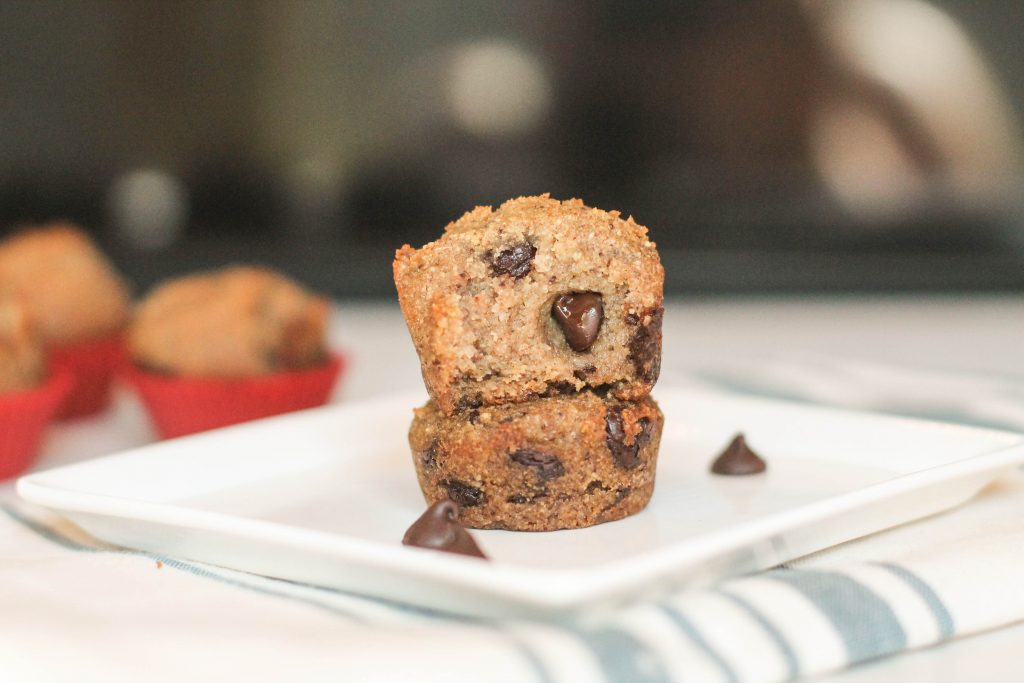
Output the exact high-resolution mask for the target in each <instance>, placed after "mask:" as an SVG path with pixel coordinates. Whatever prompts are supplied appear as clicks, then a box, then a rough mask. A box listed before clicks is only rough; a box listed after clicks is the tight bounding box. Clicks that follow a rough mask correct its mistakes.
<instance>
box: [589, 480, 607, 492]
mask: <svg viewBox="0 0 1024 683" xmlns="http://www.w3.org/2000/svg"><path fill="white" fill-rule="evenodd" d="M607 490H608V487H607V486H605V485H604V482H603V481H601V480H600V479H597V480H595V481H592V482H590V483H589V484H587V488H586V490H585V491H584V493H586V494H592V493H594V492H595V491H607Z"/></svg>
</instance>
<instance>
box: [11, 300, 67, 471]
mask: <svg viewBox="0 0 1024 683" xmlns="http://www.w3.org/2000/svg"><path fill="white" fill-rule="evenodd" d="M70 386H71V378H70V376H69V375H68V374H67V373H66V372H64V371H58V372H56V373H53V374H50V373H47V368H46V359H45V353H44V349H43V344H42V341H41V339H40V338H39V336H38V335H37V334H36V332H35V329H34V328H33V326H32V321H31V317H30V315H29V313H28V310H27V308H26V307H25V306H24V304H22V303H21V302H20V301H18V300H17V299H15V298H13V297H9V296H0V479H6V478H7V477H12V476H15V475H17V474H20V473H21V472H23V471H24V470H25V469H27V468H28V466H29V465H31V463H32V460H33V459H34V458H35V455H36V453H37V451H38V450H39V443H40V439H41V438H42V435H43V432H44V430H45V429H46V426H47V425H48V424H49V423H50V421H51V420H52V419H53V417H54V416H55V414H56V411H57V409H58V408H59V406H60V404H61V402H62V401H63V399H64V398H65V397H66V395H67V392H68V390H69V389H70Z"/></svg>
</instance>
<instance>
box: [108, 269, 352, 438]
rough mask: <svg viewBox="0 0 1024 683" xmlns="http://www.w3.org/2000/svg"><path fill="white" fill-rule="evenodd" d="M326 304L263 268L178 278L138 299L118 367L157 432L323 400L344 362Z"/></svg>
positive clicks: (189, 429) (187, 430)
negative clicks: (330, 341) (330, 337)
mask: <svg viewBox="0 0 1024 683" xmlns="http://www.w3.org/2000/svg"><path fill="white" fill-rule="evenodd" d="M328 313H329V306H328V303H327V301H326V300H324V299H323V298H321V297H319V296H316V295H315V294H312V293H310V292H308V291H306V290H305V289H304V288H302V287H300V286H299V285H298V284H296V283H294V282H292V281H291V280H289V279H287V278H285V277H283V276H282V275H279V274H277V273H274V272H272V271H269V270H266V269H263V268H252V267H241V266H236V267H232V268H226V269H223V270H218V271H214V272H211V273H201V274H198V275H192V276H189V277H184V278H180V279H178V280H174V281H171V282H168V283H166V284H164V285H161V286H160V287H158V288H157V289H155V290H154V291H153V292H152V293H151V294H150V295H149V296H148V297H146V299H145V300H144V301H143V302H142V304H141V305H140V306H139V308H138V310H137V312H136V315H135V318H134V320H133V322H132V325H131V328H130V330H129V335H128V342H129V352H130V355H131V359H132V361H133V362H132V363H129V364H127V367H126V372H125V376H126V377H127V378H128V379H129V381H130V382H131V383H132V385H133V386H134V388H135V389H136V391H137V392H138V394H139V397H140V398H141V399H142V402H143V404H144V405H145V406H146V409H147V410H148V412H149V415H150V418H151V419H152V422H153V424H154V426H155V427H156V429H157V432H158V433H159V435H160V436H162V437H165V438H170V437H175V436H182V435H185V434H191V433H194V432H199V431H204V430H207V429H214V428H217V427H224V426H227V425H231V424H237V423H239V422H245V421H248V420H255V419H258V418H263V417H270V416H271V415H278V414H280V413H287V412H291V411H293V410H302V409H305V408H312V407H315V406H319V405H323V404H324V403H325V402H326V401H327V399H328V397H329V396H330V394H331V391H332V389H333V387H334V383H335V381H336V380H337V378H338V375H339V373H340V372H341V370H342V367H343V359H342V357H341V355H340V354H337V353H329V352H328V349H327V341H326V325H327V317H328Z"/></svg>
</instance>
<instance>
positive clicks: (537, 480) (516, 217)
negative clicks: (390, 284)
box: [394, 195, 664, 531]
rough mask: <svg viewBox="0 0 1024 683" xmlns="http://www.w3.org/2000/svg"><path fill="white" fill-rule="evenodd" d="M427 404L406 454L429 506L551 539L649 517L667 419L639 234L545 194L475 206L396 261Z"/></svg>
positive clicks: (627, 223) (656, 269)
mask: <svg viewBox="0 0 1024 683" xmlns="http://www.w3.org/2000/svg"><path fill="white" fill-rule="evenodd" d="M394 275H395V286H396V288H397V290H398V300H399V303H400V304H401V307H402V313H403V315H404V316H405V320H406V324H407V326H408V328H409V333H410V335H411V337H412V340H413V344H414V346H415V347H416V352H417V354H418V355H419V359H420V367H421V370H422V373H423V379H424V383H425V384H426V386H427V392H428V393H429V394H430V397H431V400H430V402H428V403H427V405H426V406H424V407H423V408H420V409H419V410H417V411H416V413H415V417H414V419H413V423H412V426H411V428H410V431H409V445H410V447H411V449H412V452H413V462H414V465H415V467H416V474H417V477H418V479H419V483H420V488H421V489H422V491H423V496H424V498H425V499H426V501H427V503H428V504H433V503H436V502H437V501H440V500H444V499H445V498H448V499H450V500H452V501H454V502H456V503H458V505H459V507H460V509H461V514H460V519H461V520H462V522H463V523H464V524H466V525H467V526H472V527H477V528H485V529H511V530H519V531H553V530H556V529H572V528H579V527H585V526H591V525H594V524H600V523H602V522H610V521H613V520H617V519H621V518H623V517H626V516H628V515H632V514H635V513H636V512H639V511H640V510H642V509H643V508H644V507H645V506H646V505H647V502H648V501H649V500H650V498H651V494H652V493H653V491H654V473H655V465H656V461H657V455H658V446H659V443H660V440H661V429H662V425H663V422H664V420H663V417H662V415H661V411H660V410H659V409H658V406H657V404H656V403H655V402H654V401H653V400H652V399H651V398H650V397H649V396H648V394H649V393H650V391H651V387H653V386H654V383H655V382H656V381H657V379H658V374H659V371H660V368H661V324H662V316H663V313H664V308H663V306H662V290H663V283H664V270H663V269H662V266H661V260H660V259H659V257H658V252H657V250H656V248H655V245H654V243H653V242H651V241H650V240H649V239H648V238H647V229H646V228H644V227H642V226H640V225H637V224H636V223H635V222H634V221H633V220H632V219H631V218H630V219H626V220H623V219H621V218H620V217H619V214H618V213H616V212H606V211H601V210H599V209H593V208H589V207H587V206H584V204H583V202H581V201H579V200H569V201H565V202H560V201H556V200H554V199H551V198H550V197H548V196H547V195H543V196H540V197H522V198H519V199H514V200H511V201H508V202H506V203H505V204H503V205H502V206H501V207H500V208H498V210H497V211H493V210H491V209H490V208H489V207H479V208H477V209H475V210H473V211H471V212H469V213H467V214H466V215H464V216H463V217H462V218H460V219H459V220H457V221H455V222H454V223H451V224H449V225H448V226H447V227H446V228H445V233H444V235H443V236H442V237H441V238H440V239H438V240H437V241H435V242H432V243H430V244H428V245H426V246H424V247H423V248H421V249H413V248H412V247H410V246H409V245H405V246H404V247H402V248H401V249H399V250H398V252H397V253H396V254H395V262H394Z"/></svg>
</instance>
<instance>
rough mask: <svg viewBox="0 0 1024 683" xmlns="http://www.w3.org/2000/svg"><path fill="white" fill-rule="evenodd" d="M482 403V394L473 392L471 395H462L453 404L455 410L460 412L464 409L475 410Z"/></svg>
mask: <svg viewBox="0 0 1024 683" xmlns="http://www.w3.org/2000/svg"><path fill="white" fill-rule="evenodd" d="M483 404H484V399H483V396H482V395H480V394H475V395H473V396H463V397H462V398H460V399H459V401H458V403H456V404H455V410H456V411H457V412H460V413H461V412H462V411H464V410H475V409H476V408H479V407H480V406H482V405H483Z"/></svg>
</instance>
